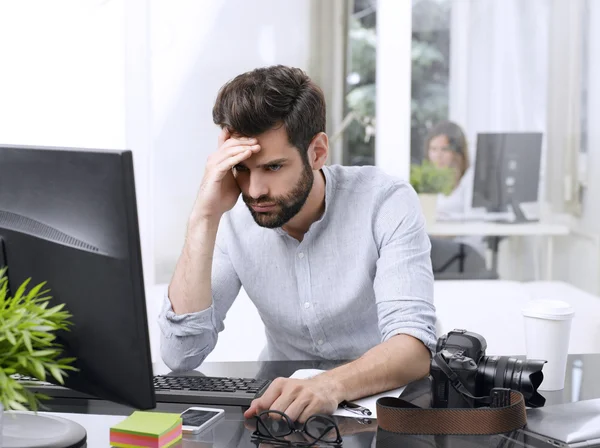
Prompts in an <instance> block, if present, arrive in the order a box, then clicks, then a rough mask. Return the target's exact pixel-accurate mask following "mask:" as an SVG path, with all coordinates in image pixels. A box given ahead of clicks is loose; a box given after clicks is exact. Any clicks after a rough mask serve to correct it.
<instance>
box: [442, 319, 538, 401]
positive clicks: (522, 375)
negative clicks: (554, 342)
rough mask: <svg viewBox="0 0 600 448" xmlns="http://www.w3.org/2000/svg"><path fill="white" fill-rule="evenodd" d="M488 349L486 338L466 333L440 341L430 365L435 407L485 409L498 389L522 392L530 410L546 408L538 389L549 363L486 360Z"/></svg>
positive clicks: (458, 332) (454, 333) (498, 358)
mask: <svg viewBox="0 0 600 448" xmlns="http://www.w3.org/2000/svg"><path fill="white" fill-rule="evenodd" d="M486 348H487V343H486V341H485V339H484V338H483V336H481V335H480V334H477V333H472V332H469V331H466V330H454V331H450V332H449V333H448V334H446V335H444V336H442V337H441V338H439V339H438V342H437V347H436V355H435V356H434V357H433V359H432V361H431V378H432V401H433V402H432V405H433V407H434V408H474V407H480V406H484V405H486V404H489V402H490V396H491V395H492V389H495V388H504V389H512V390H516V391H519V392H521V393H522V394H523V396H524V398H525V404H526V405H527V406H529V407H532V408H536V407H540V406H544V403H545V402H546V399H545V398H544V397H543V396H542V395H540V394H539V393H538V391H537V389H538V387H539V386H540V384H541V383H542V380H543V379H544V375H543V373H542V367H543V366H544V364H545V363H546V361H543V360H522V359H517V358H510V357H508V356H485V350H486ZM496 390H498V389H496Z"/></svg>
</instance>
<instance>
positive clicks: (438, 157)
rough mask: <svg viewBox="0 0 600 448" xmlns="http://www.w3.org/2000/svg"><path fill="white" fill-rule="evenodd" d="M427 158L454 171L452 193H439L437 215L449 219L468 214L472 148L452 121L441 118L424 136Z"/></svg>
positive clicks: (440, 166)
mask: <svg viewBox="0 0 600 448" xmlns="http://www.w3.org/2000/svg"><path fill="white" fill-rule="evenodd" d="M425 158H426V159H427V160H429V161H430V162H431V163H432V164H433V165H434V166H436V167H438V168H451V169H452V170H453V171H454V173H455V181H454V186H453V188H452V193H451V194H450V195H448V196H446V195H443V194H440V195H439V196H438V210H437V211H438V218H439V219H444V218H446V219H448V218H451V217H452V216H453V215H454V216H456V215H461V214H464V213H465V207H466V205H467V204H466V201H467V186H468V184H467V182H468V181H467V180H466V177H468V176H465V172H466V171H467V170H468V169H469V166H470V164H469V147H468V144H467V138H466V137H465V133H464V132H463V130H462V129H461V128H460V126H459V125H457V124H456V123H453V122H452V121H442V122H440V123H438V124H436V125H435V126H434V127H433V128H431V129H430V130H429V132H428V134H427V138H426V139H425Z"/></svg>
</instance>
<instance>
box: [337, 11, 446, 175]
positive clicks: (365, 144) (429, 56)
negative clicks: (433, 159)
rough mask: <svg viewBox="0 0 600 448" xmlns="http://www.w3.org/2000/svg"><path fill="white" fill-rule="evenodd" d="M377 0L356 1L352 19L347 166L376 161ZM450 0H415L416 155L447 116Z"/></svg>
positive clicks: (413, 104)
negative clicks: (438, 123)
mask: <svg viewBox="0 0 600 448" xmlns="http://www.w3.org/2000/svg"><path fill="white" fill-rule="evenodd" d="M376 3H377V2H376V0H355V1H354V5H353V8H352V9H351V10H350V17H349V23H348V40H347V52H348V53H347V54H348V66H347V70H346V86H345V110H344V114H345V117H346V120H345V122H344V125H343V127H344V128H345V131H344V151H343V153H344V157H343V163H344V164H345V165H373V164H375V138H376V137H375V89H376V86H375V74H376V51H377V32H376V25H377V9H376ZM450 9H451V0H413V17H412V19H413V32H412V99H411V116H412V117H411V130H412V132H411V134H412V137H411V158H412V159H413V160H417V161H418V160H420V159H421V157H422V153H423V151H422V147H423V144H424V140H425V135H426V134H427V129H428V128H429V127H430V126H431V125H432V124H434V123H436V122H437V121H439V120H442V119H445V118H447V116H448V79H449V71H450Z"/></svg>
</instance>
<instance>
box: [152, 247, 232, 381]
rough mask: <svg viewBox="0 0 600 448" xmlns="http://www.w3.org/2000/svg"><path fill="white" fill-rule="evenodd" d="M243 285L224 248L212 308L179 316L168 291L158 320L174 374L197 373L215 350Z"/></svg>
mask: <svg viewBox="0 0 600 448" xmlns="http://www.w3.org/2000/svg"><path fill="white" fill-rule="evenodd" d="M240 288H241V282H240V280H239V278H238V276H237V274H236V272H235V269H234V268H233V265H232V264H231V261H230V260H229V256H228V255H227V253H226V252H225V251H224V250H223V249H222V246H221V245H216V246H215V251H214V255H213V266H212V278H211V289H212V305H211V306H210V307H209V308H207V309H205V310H202V311H199V312H197V313H188V314H175V312H174V311H173V306H172V304H171V301H170V299H169V296H168V291H166V292H165V296H164V300H163V306H162V308H161V312H160V314H159V317H158V324H159V327H160V330H161V340H160V353H161V358H162V360H163V361H164V363H165V364H166V365H167V366H168V367H169V368H170V369H171V370H173V371H185V370H193V369H195V368H196V367H198V366H199V365H200V364H201V363H202V362H203V361H204V360H205V359H206V357H207V356H208V355H209V354H210V352H212V350H213V349H214V348H215V346H216V344H217V340H218V334H219V333H220V332H221V331H223V329H224V328H225V324H224V320H225V316H226V315H227V311H229V308H231V305H232V304H233V301H234V300H235V298H236V297H237V295H238V294H239V291H240Z"/></svg>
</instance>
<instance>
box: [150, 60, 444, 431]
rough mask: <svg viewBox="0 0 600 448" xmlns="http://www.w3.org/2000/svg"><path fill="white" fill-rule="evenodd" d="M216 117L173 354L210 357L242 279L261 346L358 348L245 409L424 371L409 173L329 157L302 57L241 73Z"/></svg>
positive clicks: (402, 380)
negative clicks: (404, 176) (262, 333)
mask: <svg viewBox="0 0 600 448" xmlns="http://www.w3.org/2000/svg"><path fill="white" fill-rule="evenodd" d="M213 119H214V122H215V123H216V124H218V125H219V126H220V127H221V128H222V132H221V134H220V137H219V142H218V149H217V151H216V152H215V153H214V154H212V155H211V156H210V157H209V158H208V161H207V164H206V169H205V172H204V178H203V180H202V183H201V187H200V191H199V193H198V196H197V199H196V202H195V204H194V207H193V210H192V213H191V215H190V218H189V221H188V226H187V235H186V240H185V244H184V247H183V251H182V254H181V256H180V258H179V261H178V263H177V266H176V269H175V273H174V275H173V279H172V281H171V284H170V285H169V290H168V297H166V300H165V306H164V309H163V312H162V313H161V316H160V325H161V329H162V339H161V353H162V357H163V360H164V361H165V363H166V364H167V365H168V366H169V367H170V368H171V369H173V370H188V369H194V368H196V367H197V366H198V365H200V363H201V362H202V361H203V360H204V359H205V357H206V356H207V355H208V354H209V353H210V351H211V350H212V349H213V348H214V347H215V344H216V342H217V335H218V333H219V332H220V331H221V330H223V328H224V327H223V320H224V318H225V314H226V313H227V310H228V309H229V307H230V306H231V304H232V302H233V300H234V299H235V298H236V296H237V295H238V292H239V290H240V287H241V285H243V286H244V289H245V290H246V292H247V293H248V296H249V297H250V298H251V299H252V301H253V302H254V304H255V305H256V307H257V309H258V312H259V313H260V316H261V318H262V320H263V322H264V323H265V328H266V336H267V346H266V349H265V351H264V352H263V355H262V356H261V357H262V358H263V359H317V360H326V359H327V360H334V359H336V360H343V359H355V361H353V362H350V363H348V364H345V365H343V366H341V367H338V368H336V369H333V370H330V371H328V372H325V373H323V374H321V375H318V376H316V377H314V378H311V379H308V380H297V379H289V378H285V379H284V378H279V379H277V380H275V381H274V382H273V383H272V384H271V386H270V387H269V388H268V390H267V391H266V392H265V393H264V394H263V396H262V397H260V398H258V399H256V400H254V401H253V402H252V405H251V406H250V408H249V409H248V410H247V412H246V413H245V416H246V417H251V416H253V415H255V414H256V413H258V412H260V411H262V410H266V409H274V410H279V411H282V412H285V413H286V414H287V415H288V416H289V417H290V418H292V419H297V420H299V421H301V422H302V421H305V420H306V419H307V418H308V417H310V416H311V415H313V414H315V413H319V412H321V413H332V412H333V411H334V410H335V409H336V408H337V406H338V404H339V403H340V402H342V401H343V400H353V399H356V398H359V397H363V396H367V395H371V394H374V393H378V392H381V391H384V390H389V389H392V388H396V387H399V386H401V385H404V384H406V383H408V382H410V381H413V380H416V379H419V378H422V377H423V376H425V375H427V374H428V372H429V363H430V356H431V350H433V349H434V348H435V342H436V341H435V309H434V306H433V297H432V296H433V274H432V270H431V260H430V247H431V246H430V242H429V239H428V237H427V234H426V232H425V228H424V219H423V216H422V214H421V211H420V206H419V202H418V199H417V195H416V193H415V192H414V190H413V189H412V188H411V186H410V185H409V184H407V183H405V182H402V181H400V180H397V179H394V178H392V177H390V176H387V175H386V174H384V173H383V172H381V171H380V170H378V169H376V168H374V167H362V168H359V167H341V166H325V161H326V159H327V154H328V139H327V135H326V134H325V102H324V99H323V94H322V92H321V90H320V89H319V88H318V87H317V86H316V85H315V84H314V83H313V82H312V81H311V80H310V79H309V78H308V77H307V76H306V75H305V74H304V72H302V71H301V70H299V69H296V68H290V67H284V66H275V67H269V68H261V69H257V70H254V71H251V72H249V73H245V74H242V75H240V76H238V77H236V78H235V79H233V80H232V81H230V82H229V83H227V84H226V85H225V86H223V87H222V88H221V90H220V92H219V95H218V97H217V100H216V103H215V106H214V109H213ZM399 144H402V143H401V142H399ZM240 195H241V198H242V201H239V200H238V199H239V197H240ZM249 331H252V330H251V329H249ZM240 343H243V341H240Z"/></svg>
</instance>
